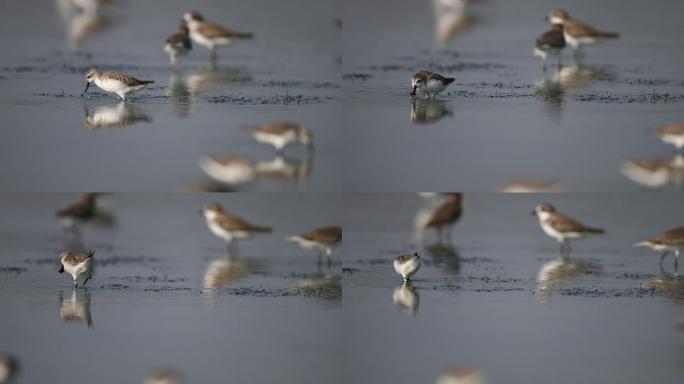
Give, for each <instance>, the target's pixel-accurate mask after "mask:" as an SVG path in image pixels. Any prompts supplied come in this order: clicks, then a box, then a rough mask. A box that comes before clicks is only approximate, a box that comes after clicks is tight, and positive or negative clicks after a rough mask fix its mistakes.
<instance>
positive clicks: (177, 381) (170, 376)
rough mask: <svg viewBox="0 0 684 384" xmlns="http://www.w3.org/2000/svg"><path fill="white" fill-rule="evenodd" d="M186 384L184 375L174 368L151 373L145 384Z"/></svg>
mask: <svg viewBox="0 0 684 384" xmlns="http://www.w3.org/2000/svg"><path fill="white" fill-rule="evenodd" d="M184 382H185V379H184V378H183V374H182V373H181V372H180V371H178V370H176V369H173V368H164V369H159V370H156V371H154V372H152V373H150V374H149V375H148V376H147V378H145V382H144V384H182V383H184Z"/></svg>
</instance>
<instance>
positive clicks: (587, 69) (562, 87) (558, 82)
mask: <svg viewBox="0 0 684 384" xmlns="http://www.w3.org/2000/svg"><path fill="white" fill-rule="evenodd" d="M614 78H615V73H613V72H612V71H610V70H607V69H604V68H600V67H596V66H589V65H573V66H569V67H561V68H560V69H558V71H556V73H555V74H554V75H553V76H551V77H548V76H547V74H546V73H545V74H544V77H543V78H542V79H541V80H539V81H537V82H536V83H535V84H534V91H535V95H536V96H537V97H538V98H539V99H540V100H542V101H543V102H544V104H545V105H546V106H547V107H548V109H547V112H548V114H549V116H550V117H552V118H554V119H555V120H558V119H560V114H561V112H562V110H563V106H564V104H565V96H566V93H567V92H570V91H575V90H578V89H581V88H584V87H586V86H587V85H589V84H590V83H591V82H592V81H596V80H606V81H608V80H613V79H614Z"/></svg>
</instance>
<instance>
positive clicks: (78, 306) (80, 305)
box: [59, 289, 93, 328]
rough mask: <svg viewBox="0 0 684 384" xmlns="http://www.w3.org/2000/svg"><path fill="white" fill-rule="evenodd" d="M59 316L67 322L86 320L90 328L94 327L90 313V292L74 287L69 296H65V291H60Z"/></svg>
mask: <svg viewBox="0 0 684 384" xmlns="http://www.w3.org/2000/svg"><path fill="white" fill-rule="evenodd" d="M59 318H60V319H62V321H64V322H67V323H80V322H85V323H86V325H87V326H88V328H92V327H93V319H92V317H91V315H90V292H89V291H87V290H86V291H83V290H77V289H74V290H72V291H71V296H70V297H69V298H66V299H65V298H64V292H62V291H60V292H59Z"/></svg>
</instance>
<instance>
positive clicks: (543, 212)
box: [532, 204, 605, 253]
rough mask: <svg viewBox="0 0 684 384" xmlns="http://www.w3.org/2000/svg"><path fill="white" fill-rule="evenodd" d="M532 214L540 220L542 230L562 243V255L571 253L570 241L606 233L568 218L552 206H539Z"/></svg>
mask: <svg viewBox="0 0 684 384" xmlns="http://www.w3.org/2000/svg"><path fill="white" fill-rule="evenodd" d="M532 214H533V215H536V216H537V218H539V225H540V226H541V228H542V230H544V232H545V233H546V234H547V235H549V236H550V237H553V238H554V239H556V240H557V241H558V242H559V243H560V246H561V253H563V252H564V251H565V252H568V253H569V252H570V243H569V241H570V240H574V239H582V238H584V237H587V236H591V235H597V234H603V233H604V232H605V231H604V230H603V229H600V228H592V227H587V226H586V225H584V224H581V223H579V222H577V221H575V220H573V219H571V218H569V217H568V216H565V215H563V214H561V213H558V212H556V208H554V207H553V205H551V204H539V205H537V207H536V209H535V210H534V211H533V212H532Z"/></svg>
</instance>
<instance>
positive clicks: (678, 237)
mask: <svg viewBox="0 0 684 384" xmlns="http://www.w3.org/2000/svg"><path fill="white" fill-rule="evenodd" d="M634 246H635V247H648V248H651V249H652V250H654V251H658V252H663V254H662V255H661V256H660V264H662V263H663V260H664V259H665V256H667V254H668V253H670V252H673V253H674V255H675V268H676V267H677V263H678V262H679V252H680V251H681V249H682V248H684V227H678V228H674V229H670V230H669V231H667V232H663V233H662V234H660V235H658V236H656V237H654V238H651V239H649V240H646V241H641V242H638V243H636V244H634Z"/></svg>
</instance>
